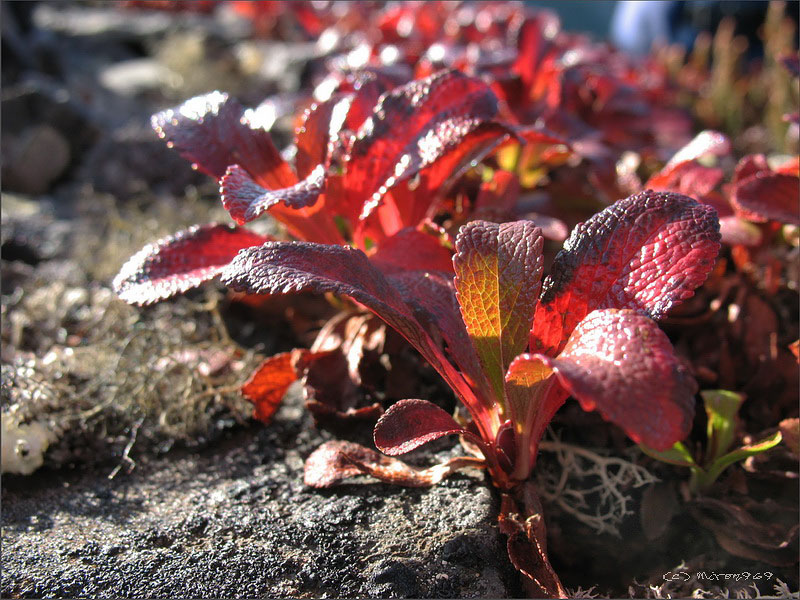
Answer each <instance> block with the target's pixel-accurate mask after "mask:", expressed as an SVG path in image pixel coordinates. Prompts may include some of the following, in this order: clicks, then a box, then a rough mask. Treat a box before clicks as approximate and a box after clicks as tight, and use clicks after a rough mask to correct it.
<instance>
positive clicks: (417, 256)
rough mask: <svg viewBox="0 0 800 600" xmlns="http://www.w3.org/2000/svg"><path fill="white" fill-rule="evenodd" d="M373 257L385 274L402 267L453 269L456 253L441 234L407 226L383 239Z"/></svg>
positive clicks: (411, 269) (448, 270)
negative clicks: (446, 243) (431, 233)
mask: <svg viewBox="0 0 800 600" xmlns="http://www.w3.org/2000/svg"><path fill="white" fill-rule="evenodd" d="M371 261H372V262H373V263H374V264H375V265H376V266H377V267H378V268H379V269H380V270H381V271H383V272H384V273H385V274H389V273H394V272H398V271H443V272H445V273H449V272H452V270H453V255H452V253H451V251H450V250H448V249H447V248H445V247H444V246H443V245H442V242H441V240H440V239H439V238H437V237H435V236H433V235H430V234H427V233H422V232H421V231H417V230H416V229H403V230H401V231H399V232H397V233H396V234H394V235H393V236H391V237H388V238H386V239H385V240H383V241H382V242H381V243H380V245H379V246H378V250H377V251H376V252H375V254H373V255H372V258H371Z"/></svg>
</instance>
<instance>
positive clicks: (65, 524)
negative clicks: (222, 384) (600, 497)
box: [0, 400, 517, 598]
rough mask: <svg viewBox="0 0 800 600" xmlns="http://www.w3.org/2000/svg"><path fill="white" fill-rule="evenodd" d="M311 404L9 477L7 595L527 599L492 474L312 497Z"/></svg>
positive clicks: (360, 484) (363, 486)
mask: <svg viewBox="0 0 800 600" xmlns="http://www.w3.org/2000/svg"><path fill="white" fill-rule="evenodd" d="M297 402H298V401H297V400H295V407H287V408H284V409H282V411H281V413H279V416H278V419H277V420H276V422H275V423H274V424H273V425H270V426H268V427H252V428H249V429H245V430H241V429H240V430H239V431H237V432H235V433H234V434H232V436H231V437H229V438H228V439H227V440H225V441H224V442H222V443H220V444H218V445H216V446H215V447H212V448H208V449H206V450H204V451H202V452H198V453H189V452H187V451H180V450H173V451H172V452H170V453H168V454H166V455H164V456H162V457H159V458H154V459H151V460H149V461H144V460H140V461H139V464H137V466H136V468H135V469H133V471H132V472H130V473H128V474H126V473H125V470H124V469H123V470H122V471H121V472H119V473H118V474H117V475H116V477H115V478H113V479H109V478H108V473H109V471H110V468H107V469H105V470H103V469H100V470H95V471H73V472H69V471H65V470H61V471H50V472H48V471H39V472H37V473H36V474H34V475H32V476H29V477H22V476H7V477H5V478H4V481H3V514H2V528H3V573H2V584H1V586H0V596H2V597H4V598H8V597H78V596H81V597H94V598H103V597H123V598H136V597H150V598H167V597H169V598H186V597H195V598H201V597H202V598H210V597H214V598H220V597H222V598H225V597H260V598H265V597H313V598H324V597H362V598H363V597H384V598H389V597H392V598H402V597H439V598H467V597H492V598H500V597H508V596H509V595H512V596H513V595H514V594H515V591H516V589H517V588H516V586H517V578H516V575H515V574H514V572H513V570H512V568H511V567H510V565H509V563H508V559H507V556H506V552H505V543H504V539H503V537H502V536H501V535H500V534H499V533H498V531H497V527H496V515H497V508H498V507H497V498H496V497H495V496H494V495H493V493H492V492H491V490H490V489H489V488H488V487H487V485H486V483H485V481H484V479H483V476H482V474H481V473H479V472H477V471H475V472H467V473H466V474H463V475H457V476H454V477H453V478H451V479H450V480H447V481H445V482H443V483H442V484H440V485H439V486H437V487H434V488H432V489H428V490H424V489H407V488H399V487H392V486H388V485H384V484H379V483H374V482H372V481H371V480H367V479H366V478H365V479H363V481H357V482H356V483H354V484H350V485H344V486H340V487H339V488H334V489H331V490H324V491H319V490H314V489H310V488H307V487H306V486H304V484H303V483H302V468H303V460H304V458H305V456H306V455H307V454H308V453H310V452H311V451H312V450H313V448H314V447H316V445H317V444H319V443H320V442H321V441H322V437H321V436H320V434H319V432H317V431H316V430H314V429H312V428H311V427H310V426H309V424H308V418H307V415H305V414H304V413H302V412H301V410H300V409H299V407H297V406H296V404H297ZM301 415H302V416H301ZM297 417H300V418H297Z"/></svg>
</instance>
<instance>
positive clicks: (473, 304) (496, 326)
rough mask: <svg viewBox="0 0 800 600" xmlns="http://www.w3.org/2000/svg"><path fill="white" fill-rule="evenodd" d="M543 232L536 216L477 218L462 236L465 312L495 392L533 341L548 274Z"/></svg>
mask: <svg viewBox="0 0 800 600" xmlns="http://www.w3.org/2000/svg"><path fill="white" fill-rule="evenodd" d="M543 242H544V238H543V236H542V231H541V229H539V228H538V227H536V226H535V225H534V224H533V223H531V222H530V221H515V222H512V223H504V224H502V225H498V224H497V223H490V222H488V221H472V222H471V223H467V224H466V225H464V226H463V227H462V228H461V230H460V231H459V233H458V237H457V238H456V254H455V256H454V257H453V267H454V269H455V272H456V278H455V287H456V292H457V297H458V303H459V305H460V307H461V316H462V318H463V319H464V323H465V325H466V327H467V331H468V332H469V335H470V338H471V340H472V343H473V345H474V346H475V350H476V352H477V354H478V358H479V359H480V361H481V365H482V366H483V371H484V372H485V373H486V375H487V377H488V378H489V381H490V383H491V384H492V387H493V389H494V393H495V397H496V398H502V397H503V388H504V384H503V377H504V375H505V372H506V369H508V366H509V365H510V364H511V361H512V360H514V358H515V357H516V356H517V355H518V354H520V353H521V352H523V351H524V350H525V348H526V347H527V345H528V336H529V335H530V330H531V321H532V319H533V311H534V308H535V307H536V303H537V301H538V298H539V291H540V289H541V279H542V244H543Z"/></svg>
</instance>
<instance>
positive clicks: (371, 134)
mask: <svg viewBox="0 0 800 600" xmlns="http://www.w3.org/2000/svg"><path fill="white" fill-rule="evenodd" d="M496 114H497V98H496V97H495V96H494V94H493V93H492V91H491V89H490V88H489V87H488V86H487V85H486V84H485V83H483V81H481V80H480V79H476V78H471V77H468V76H466V75H464V74H462V73H460V72H458V71H443V72H440V73H437V74H435V75H433V76H431V77H428V78H426V79H421V80H417V81H412V82H411V83H408V84H406V85H403V86H400V87H398V88H395V89H394V90H392V91H390V92H387V93H386V94H384V95H383V96H382V97H381V99H380V101H379V102H378V105H377V106H376V107H375V110H374V112H373V114H372V116H371V117H369V118H368V119H367V120H366V121H365V122H364V124H363V125H362V126H361V128H360V129H359V131H358V133H357V135H356V138H355V140H354V142H353V145H352V148H351V150H350V160H349V161H348V164H347V170H346V172H345V175H344V188H345V190H346V191H347V193H348V194H349V195H351V196H353V197H355V198H358V200H359V202H365V203H366V204H365V205H364V209H363V210H362V213H361V216H362V218H366V217H367V216H368V215H369V214H370V213H371V212H372V211H373V210H374V209H375V207H376V206H377V205H378V204H379V203H380V201H381V198H382V197H383V195H384V194H385V193H386V191H387V190H389V189H390V188H391V187H392V186H394V185H395V184H396V183H397V182H399V181H403V180H404V179H407V178H409V177H411V176H413V175H414V174H415V173H417V172H418V171H419V170H420V169H422V168H424V167H426V166H428V165H430V164H432V163H434V162H435V161H436V160H438V159H439V158H441V157H442V156H443V155H445V154H446V153H447V152H449V151H451V150H452V149H454V148H457V147H458V146H459V144H460V143H461V141H462V140H463V139H464V138H465V137H466V136H468V135H469V134H470V133H471V132H473V131H474V130H475V129H477V128H478V127H479V126H481V125H482V124H484V123H488V122H489V121H491V119H492V118H493V117H494V116H495V115H496Z"/></svg>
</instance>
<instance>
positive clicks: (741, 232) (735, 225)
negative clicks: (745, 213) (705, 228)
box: [719, 215, 763, 247]
mask: <svg viewBox="0 0 800 600" xmlns="http://www.w3.org/2000/svg"><path fill="white" fill-rule="evenodd" d="M719 233H720V236H721V239H722V243H724V244H728V245H730V246H749V247H753V246H758V245H759V244H760V243H761V239H762V237H763V236H762V233H761V229H760V228H759V227H758V225H753V223H750V222H749V221H746V220H744V219H742V218H740V217H737V216H735V215H731V216H728V217H720V220H719Z"/></svg>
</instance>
